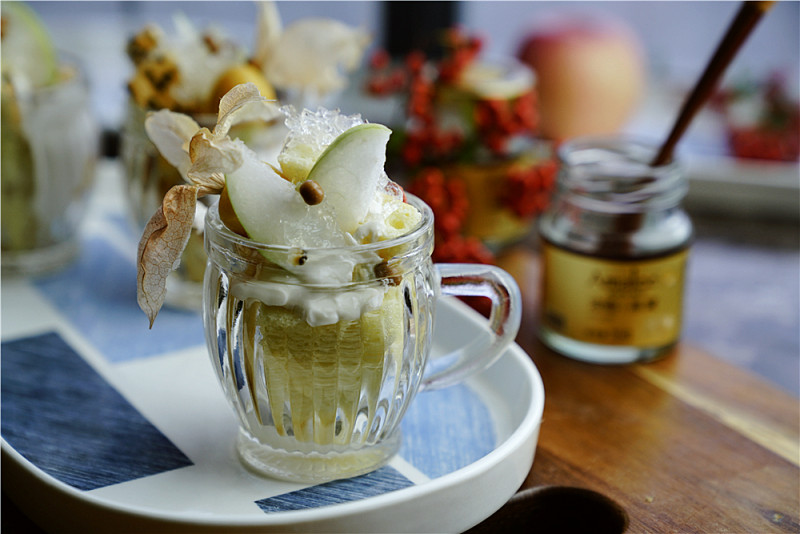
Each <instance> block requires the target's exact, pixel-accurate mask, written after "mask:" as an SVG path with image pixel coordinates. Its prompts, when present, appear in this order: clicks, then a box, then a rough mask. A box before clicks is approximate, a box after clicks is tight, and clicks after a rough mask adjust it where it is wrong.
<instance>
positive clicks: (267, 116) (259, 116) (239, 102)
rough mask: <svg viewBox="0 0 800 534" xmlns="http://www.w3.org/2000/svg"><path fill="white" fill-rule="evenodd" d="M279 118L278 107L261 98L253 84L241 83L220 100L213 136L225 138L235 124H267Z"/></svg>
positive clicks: (272, 102) (280, 114)
mask: <svg viewBox="0 0 800 534" xmlns="http://www.w3.org/2000/svg"><path fill="white" fill-rule="evenodd" d="M280 116H282V113H281V111H280V106H278V105H277V104H276V103H275V102H274V101H271V100H269V99H267V98H266V97H264V96H262V95H261V93H260V92H259V91H258V87H256V85H255V84H254V83H250V82H248V83H242V84H239V85H237V86H235V87H233V88H232V89H231V90H230V91H228V92H227V93H225V96H223V97H222V99H221V100H220V102H219V114H218V115H217V125H216V126H215V127H214V135H215V136H217V137H225V136H226V135H228V132H229V131H230V129H231V128H232V127H233V126H234V125H235V124H240V123H243V122H249V121H255V120H261V121H265V122H269V121H272V120H274V119H276V118H278V117H280Z"/></svg>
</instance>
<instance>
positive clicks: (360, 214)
mask: <svg viewBox="0 0 800 534" xmlns="http://www.w3.org/2000/svg"><path fill="white" fill-rule="evenodd" d="M391 134H392V131H391V130H390V129H389V128H387V127H386V126H383V125H382V124H369V123H368V124H359V125H358V126H354V127H352V128H350V129H349V130H346V131H345V132H343V133H342V134H340V135H339V136H338V137H337V138H336V139H334V141H333V142H332V143H331V144H330V145H329V146H328V148H326V149H325V151H324V152H323V153H322V155H320V157H319V159H317V162H316V163H315V164H314V166H313V167H312V168H311V171H310V172H309V173H308V179H309V180H314V181H315V182H317V183H318V184H319V185H320V186H321V187H322V190H323V191H324V194H325V199H324V200H323V204H326V205H328V206H329V207H330V208H332V209H333V213H334V218H335V219H336V222H337V223H338V225H339V227H340V228H341V229H342V230H344V231H345V232H348V233H350V234H352V233H354V232H355V231H356V229H357V228H358V225H359V223H361V222H362V221H363V220H364V217H365V216H366V215H367V212H368V211H369V207H370V204H371V203H372V201H373V199H374V198H375V195H376V194H377V192H378V191H377V189H378V183H379V182H380V180H381V177H382V176H383V165H384V163H385V162H386V144H387V143H388V142H389V136H390V135H391Z"/></svg>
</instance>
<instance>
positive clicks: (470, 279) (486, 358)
mask: <svg viewBox="0 0 800 534" xmlns="http://www.w3.org/2000/svg"><path fill="white" fill-rule="evenodd" d="M434 269H435V270H436V274H437V276H438V277H439V279H440V283H439V287H440V290H441V294H442V295H451V296H458V297H488V298H489V299H490V300H491V301H492V309H491V313H490V315H489V331H488V332H481V335H480V336H478V337H477V338H475V339H473V340H472V341H471V342H470V343H468V344H467V345H464V346H463V347H460V348H458V349H456V350H454V351H452V352H449V353H448V354H445V355H443V356H441V357H439V358H437V360H441V359H447V360H448V361H452V362H453V363H451V364H450V365H449V366H447V367H446V368H445V369H442V370H438V371H436V372H434V373H432V374H430V375H428V374H426V375H425V376H424V377H423V379H422V383H421V384H420V391H425V390H434V389H440V388H443V387H447V386H450V385H453V384H456V383H458V382H461V381H463V380H464V379H465V378H467V377H468V376H470V375H472V374H474V373H476V372H478V371H482V370H484V369H486V368H488V367H489V366H490V365H492V364H493V363H494V362H495V361H497V359H498V358H500V356H501V355H502V353H503V351H504V350H505V348H506V347H507V346H508V345H509V344H510V343H511V342H512V341H514V338H515V337H516V336H517V332H518V331H519V324H520V318H521V315H522V298H521V296H520V292H519V286H518V285H517V282H516V280H514V278H513V277H512V276H511V275H510V274H508V273H507V272H506V271H504V270H503V269H500V268H499V267H495V266H493V265H483V264H469V263H438V264H436V265H434ZM429 365H430V362H429Z"/></svg>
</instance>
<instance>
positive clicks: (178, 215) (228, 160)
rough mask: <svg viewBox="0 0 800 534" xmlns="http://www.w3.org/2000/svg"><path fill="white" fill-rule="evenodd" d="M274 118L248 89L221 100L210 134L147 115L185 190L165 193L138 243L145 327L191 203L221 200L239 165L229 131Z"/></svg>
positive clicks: (176, 257) (179, 119) (174, 261)
mask: <svg viewBox="0 0 800 534" xmlns="http://www.w3.org/2000/svg"><path fill="white" fill-rule="evenodd" d="M279 114H280V109H279V108H278V106H277V105H276V104H275V103H274V102H269V101H267V99H265V98H264V97H263V96H261V95H260V94H259V92H258V88H257V87H256V86H255V85H253V84H250V83H248V84H242V85H238V86H236V87H234V88H233V89H231V91H230V92H229V93H228V94H226V95H225V96H224V97H223V98H222V101H221V102H220V107H219V116H218V119H217V124H216V126H215V127H214V130H213V131H210V130H208V129H207V128H200V127H199V125H198V124H197V123H196V122H194V120H192V119H191V118H190V117H188V116H186V115H183V114H181V113H175V112H171V111H168V110H160V111H158V112H154V113H150V114H149V115H148V118H147V120H145V129H146V130H147V134H148V135H149V136H150V139H151V140H152V141H153V143H154V144H155V145H156V147H157V148H158V150H159V152H160V153H161V155H163V156H164V157H165V158H166V159H167V160H168V161H169V162H170V163H171V164H172V165H174V166H175V167H176V168H177V169H178V170H179V171H180V173H181V175H182V176H183V177H184V179H185V180H186V181H187V182H189V184H191V185H177V186H175V187H173V188H172V189H170V190H169V191H168V192H167V194H166V195H165V196H164V200H163V202H162V204H161V207H160V208H159V209H158V211H157V212H156V213H155V215H153V217H152V218H151V219H150V221H149V222H148V223H147V226H146V227H145V229H144V233H143V234H142V238H141V240H140V242H139V253H138V258H137V260H138V275H137V278H138V284H137V300H138V302H139V307H140V308H142V311H144V312H145V314H147V317H148V318H149V319H150V326H151V327H152V326H153V321H154V320H155V318H156V315H157V314H158V311H159V310H160V309H161V306H162V305H163V304H164V298H165V296H166V291H167V290H166V284H167V276H168V275H169V273H170V271H172V270H173V269H175V268H177V266H178V262H179V261H180V258H181V253H182V252H183V249H184V248H185V247H186V243H187V242H188V240H189V236H190V234H191V231H192V222H193V221H194V213H195V207H196V205H197V198H198V197H202V196H204V195H208V194H221V193H222V192H223V191H224V188H225V174H226V173H230V172H234V171H235V170H236V169H238V168H239V166H241V165H242V161H243V155H242V150H243V149H244V143H242V142H241V141H238V140H232V139H230V137H228V131H229V129H230V128H231V127H232V126H233V125H235V124H237V123H239V122H242V121H247V120H252V119H253V118H260V119H269V120H272V119H274V118H275V117H277V116H278V115H279Z"/></svg>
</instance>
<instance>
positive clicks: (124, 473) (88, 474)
mask: <svg viewBox="0 0 800 534" xmlns="http://www.w3.org/2000/svg"><path fill="white" fill-rule="evenodd" d="M91 217H92V219H93V220H91V221H89V223H88V224H87V227H86V232H85V235H84V238H83V240H82V253H81V256H80V258H79V259H78V261H77V262H76V263H75V264H74V265H72V266H70V267H69V268H68V269H67V270H65V271H62V272H61V273H58V274H55V275H51V276H49V277H44V278H39V279H36V280H27V279H9V278H5V277H4V278H3V281H2V299H1V300H0V302H1V304H2V315H1V316H0V319H1V320H0V327H2V343H3V346H2V356H3V357H2V380H3V384H2V389H0V393H2V402H0V406H1V407H2V411H3V412H2V427H1V428H0V429H1V430H2V438H3V439H2V461H3V463H2V476H3V490H4V492H5V493H6V494H7V495H8V496H9V497H10V498H11V499H12V500H13V501H14V502H15V503H16V504H17V505H18V506H19V508H20V509H21V510H22V511H23V512H24V513H25V514H26V515H28V516H29V517H30V518H31V519H33V520H34V521H35V522H37V523H38V524H40V526H42V527H43V528H44V529H46V530H48V531H52V532H76V531H77V532H129V531H139V532H141V531H145V532H193V533H195V532H226V533H236V532H287V531H296V532H300V531H325V532H337V531H338V532H460V531H463V530H466V529H468V528H470V527H472V526H474V525H476V524H477V523H479V522H480V521H482V520H483V519H485V518H487V517H488V516H490V515H491V514H492V513H494V512H495V511H496V510H498V509H499V508H500V507H501V506H502V505H503V504H504V503H505V502H506V501H507V500H508V499H509V498H510V497H511V496H512V495H513V494H514V492H515V491H516V490H517V489H518V488H519V486H520V485H521V484H522V482H523V481H524V480H525V478H526V476H527V475H528V472H529V471H530V468H531V465H532V462H533V457H534V451H535V448H536V442H537V439H538V432H539V425H540V422H541V416H542V410H543V407H544V390H543V386H542V381H541V377H540V376H539V374H538V372H537V370H536V368H535V366H534V365H533V363H532V361H531V359H530V357H529V356H528V355H527V354H525V352H524V351H522V350H521V349H520V348H519V347H518V346H517V345H512V346H511V347H509V348H508V349H507V350H506V353H505V354H504V355H503V357H502V358H501V359H500V360H499V361H498V362H497V363H496V364H495V365H494V366H493V367H491V368H490V369H488V370H487V371H484V372H482V373H480V374H479V375H476V376H474V377H472V378H471V379H470V380H469V381H468V382H466V383H465V384H461V385H457V386H453V387H450V388H446V389H443V390H440V391H431V392H423V393H420V394H419V395H418V396H417V398H416V399H415V401H414V403H413V404H412V406H411V408H410V409H409V411H408V413H407V415H406V417H405V419H404V420H403V427H402V428H403V445H402V447H401V450H400V452H399V454H398V455H397V456H396V457H395V458H394V459H393V460H392V461H391V462H390V463H389V465H388V466H387V467H385V468H382V469H381V470H379V471H378V472H376V473H374V474H371V475H366V476H365V477H360V478H356V479H350V480H346V481H336V482H332V483H329V484H328V485H322V486H305V485H301V484H293V483H288V482H282V481H277V480H272V479H268V478H262V477H259V476H257V475H254V474H252V473H251V472H249V471H247V470H246V469H245V468H244V467H243V466H242V465H241V464H240V463H239V461H238V459H237V458H236V455H235V452H234V448H233V444H234V437H235V434H236V430H237V422H236V419H235V416H234V414H233V411H232V410H231V409H230V407H229V406H228V404H227V402H226V401H225V399H224V398H223V396H222V392H221V389H220V387H219V385H218V384H217V383H216V378H215V376H214V372H213V369H212V367H211V364H210V362H209V361H208V356H207V353H206V350H205V347H204V345H203V343H204V340H203V335H202V321H201V319H200V316H199V314H197V313H192V312H185V311H176V310H170V309H164V310H162V312H161V314H160V315H159V318H158V320H157V321H156V324H155V326H154V328H153V329H152V330H148V329H147V320H146V318H145V317H144V315H143V314H142V312H141V311H139V310H138V308H137V306H136V302H135V268H134V266H133V257H134V252H133V251H135V248H132V247H133V246H134V245H135V237H134V236H130V235H129V233H130V232H129V230H128V229H127V226H126V225H127V222H126V221H125V220H124V217H123V216H122V215H121V214H119V212H118V211H117V210H115V209H110V208H109V209H95V210H94V211H93V212H92V216H91ZM484 322H485V320H484V319H483V318H481V317H479V316H478V314H477V313H475V312H474V311H473V310H472V309H470V308H468V307H467V306H465V305H463V304H462V303H461V302H459V301H457V300H453V299H449V298H444V299H442V300H441V301H440V302H439V304H438V314H437V323H436V328H435V331H434V340H433V341H434V343H433V354H434V356H435V355H437V354H442V353H444V352H445V351H446V350H448V349H449V348H451V347H453V346H457V345H459V344H461V343H463V342H464V336H465V335H471V333H473V332H477V331H479V330H481V328H482V326H483V323H484Z"/></svg>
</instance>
